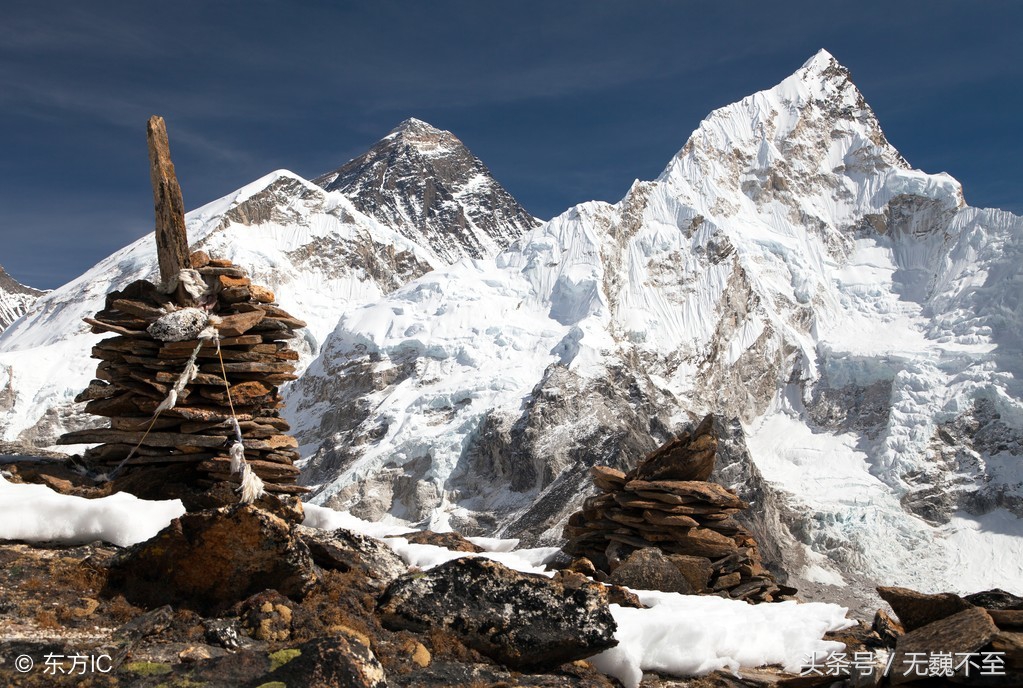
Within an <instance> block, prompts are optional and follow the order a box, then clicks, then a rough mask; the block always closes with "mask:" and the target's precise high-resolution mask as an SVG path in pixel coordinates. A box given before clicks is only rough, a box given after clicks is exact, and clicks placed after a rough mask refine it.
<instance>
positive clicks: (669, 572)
mask: <svg viewBox="0 0 1023 688" xmlns="http://www.w3.org/2000/svg"><path fill="white" fill-rule="evenodd" d="M707 567H708V569H709V568H710V562H708V563H707ZM611 582H612V583H616V584H618V585H624V586H626V587H629V588H633V589H636V590H663V591H664V592H679V593H682V594H683V595H689V594H692V593H694V592H700V590H701V589H702V588H700V589H694V588H693V586H692V584H690V582H689V579H687V578H686V577H685V576H684V575H682V572H681V571H679V569H678V568H677V567H676V566H675V565H674V564H673V563H671V561H670V560H669V559H668V558H667V557H666V556H664V554H663V553H662V552H661V550H659V549H657V548H656V547H645V548H643V549H638V550H636V551H635V552H633V553H632V554H631V555H630V556H629V558H628V559H626V560H625V561H624V562H622V563H621V564H620V565H619V566H618V567H617V568H616V569H615V570H614V571H613V572H612V573H611Z"/></svg>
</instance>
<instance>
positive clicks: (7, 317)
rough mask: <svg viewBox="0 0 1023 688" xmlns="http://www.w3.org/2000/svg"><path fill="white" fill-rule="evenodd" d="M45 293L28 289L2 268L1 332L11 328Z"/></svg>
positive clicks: (0, 296) (0, 270)
mask: <svg viewBox="0 0 1023 688" xmlns="http://www.w3.org/2000/svg"><path fill="white" fill-rule="evenodd" d="M44 293H45V292H43V291H40V290H39V289H33V288H32V287H26V286H25V285H24V284H22V283H21V282H19V281H18V280H16V279H14V278H13V277H11V276H10V275H9V274H7V271H6V270H4V269H3V266H0V332H2V331H4V330H6V329H7V328H8V327H10V325H11V323H13V322H14V321H15V320H17V319H18V318H20V317H21V316H22V315H23V314H24V313H25V311H27V310H28V309H29V307H30V306H31V305H32V304H33V303H35V300H36V299H38V298H39V297H40V296H41V295H42V294H44Z"/></svg>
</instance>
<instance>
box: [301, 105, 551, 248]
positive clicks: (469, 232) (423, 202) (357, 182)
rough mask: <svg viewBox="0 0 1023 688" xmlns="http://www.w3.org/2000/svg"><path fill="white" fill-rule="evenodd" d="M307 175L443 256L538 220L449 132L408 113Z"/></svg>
mask: <svg viewBox="0 0 1023 688" xmlns="http://www.w3.org/2000/svg"><path fill="white" fill-rule="evenodd" d="M313 181H314V182H315V183H316V184H319V185H320V186H322V187H323V188H324V189H327V190H329V191H339V192H341V193H343V194H345V195H346V196H348V197H349V198H350V199H352V201H353V203H354V204H355V206H356V207H357V208H358V209H359V210H361V211H362V212H364V213H366V214H368V215H370V216H372V217H375V218H376V219H377V220H379V221H380V222H382V223H384V224H386V225H388V226H390V227H393V228H395V229H397V230H398V231H399V232H401V233H402V234H403V235H404V236H406V237H407V238H409V239H411V240H412V241H414V242H416V243H417V244H419V245H421V246H426V247H429V248H430V250H432V251H433V252H434V253H435V254H436V255H437V256H438V257H439V258H440V259H441V260H442V261H443V262H446V263H454V262H456V261H458V260H461V259H462V258H484V257H489V256H493V255H494V254H496V253H498V252H499V251H501V250H502V249H503V248H505V247H506V246H508V244H510V243H511V242H512V241H514V240H515V239H516V238H517V237H519V236H520V235H521V234H522V233H523V232H525V231H527V230H529V229H532V228H534V227H536V226H537V225H538V224H539V221H538V220H537V219H536V218H534V217H533V216H532V215H530V214H529V213H528V212H526V210H525V209H524V208H523V207H522V206H521V205H519V203H518V201H516V200H515V199H514V198H512V196H511V194H509V193H508V192H507V191H506V190H505V189H504V187H502V186H501V185H500V184H499V183H498V182H497V180H495V179H494V177H493V175H491V173H490V170H488V169H487V167H486V166H485V165H484V164H483V163H482V162H481V161H480V160H479V158H477V157H476V156H475V155H473V154H472V153H471V152H470V151H469V149H468V148H466V146H465V144H463V143H462V142H461V141H460V140H458V138H457V137H456V136H455V135H454V134H452V133H451V132H449V131H444V130H441V129H437V128H436V127H433V126H431V125H430V124H427V123H426V122H423V121H422V120H418V119H415V118H411V119H407V120H405V121H404V122H402V123H401V124H399V125H398V126H397V127H395V128H394V129H393V130H392V131H391V132H390V133H389V134H388V135H387V136H385V137H384V138H383V139H381V140H380V141H378V142H377V143H376V144H375V145H374V146H373V147H372V148H370V149H369V150H368V151H367V152H366V153H364V154H363V155H361V156H359V157H357V158H355V159H354V160H351V161H349V162H348V163H346V164H345V165H343V166H341V167H339V168H338V169H336V170H334V171H333V172H329V173H327V174H325V175H322V176H320V177H318V178H316V179H315V180H313Z"/></svg>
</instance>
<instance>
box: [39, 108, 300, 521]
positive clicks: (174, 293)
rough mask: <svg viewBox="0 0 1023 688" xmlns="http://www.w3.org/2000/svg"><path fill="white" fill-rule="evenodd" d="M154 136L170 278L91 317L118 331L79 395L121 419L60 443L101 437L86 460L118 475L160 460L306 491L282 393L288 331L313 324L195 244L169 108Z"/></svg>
mask: <svg viewBox="0 0 1023 688" xmlns="http://www.w3.org/2000/svg"><path fill="white" fill-rule="evenodd" d="M149 135H150V136H149V146H150V160H151V163H152V169H153V188H154V196H155V198H156V211H157V212H156V214H157V247H158V253H159V258H160V272H161V278H162V283H161V284H160V285H156V284H153V283H151V282H148V281H146V280H138V281H136V282H133V283H132V284H130V285H128V286H127V287H126V288H125V289H123V290H122V291H115V292H112V293H110V294H108V295H107V297H106V304H105V308H104V309H103V310H102V311H100V312H99V313H97V314H96V315H95V317H94V318H86V319H85V321H86V322H87V323H88V324H89V325H91V326H92V331H93V332H94V333H102V332H111V333H114V334H115V335H116V336H114V337H110V338H108V339H104V340H102V341H100V342H99V343H98V344H97V345H96V346H95V347H93V349H92V355H93V358H97V359H99V360H100V363H99V366H98V368H97V371H96V378H97V379H95V380H93V381H92V382H91V383H90V384H89V386H88V387H87V388H86V389H85V391H83V392H82V393H81V394H79V395H78V397H77V398H76V401H79V402H87V403H86V406H85V410H86V411H87V412H88V413H91V414H93V415H97V416H102V417H105V418H109V423H110V426H109V427H108V428H100V429H87V430H78V431H74V432H69V433H67V434H65V435H63V436H62V437H61V438H60V440H59V442H60V443H61V444H92V443H98V445H97V446H94V447H92V448H90V449H88V450H86V451H85V453H84V456H83V459H84V461H85V463H86V465H87V467H88V468H90V469H92V470H93V471H94V472H95V473H99V474H105V475H107V476H108V477H110V478H114V477H120V476H122V475H123V476H124V477H125V478H127V477H128V476H129V475H131V476H134V475H136V474H138V473H144V472H145V471H152V470H154V469H159V470H160V477H159V480H161V481H165V482H166V481H174V480H175V479H176V478H180V482H182V483H185V484H188V485H194V486H195V487H196V488H201V489H208V488H211V487H214V486H216V485H217V484H218V483H228V484H230V483H242V484H243V486H244V485H245V484H246V482H248V483H249V485H250V486H251V489H249V491H248V494H246V492H245V491H243V494H242V501H246V502H251V501H253V500H254V499H256V498H258V497H259V496H260V495H261V494H262V493H263V492H264V491H266V492H269V493H277V494H278V495H280V494H299V493H302V492H305V491H306V488H303V487H301V486H298V485H296V483H295V480H296V477H297V475H298V473H299V470H298V468H296V467H295V466H294V462H295V461H296V460H297V459H298V458H299V455H298V452H297V450H296V448H297V446H298V443H297V442H296V440H295V439H294V438H293V437H291V436H289V435H288V434H287V432H288V430H289V425H288V423H287V421H285V420H284V419H283V418H281V416H280V408H281V406H282V401H281V396H280V393H279V392H278V385H280V384H282V383H284V382H286V381H288V380H294V379H296V375H295V366H294V361H296V360H297V359H298V353H297V352H295V351H293V350H292V349H290V348H289V346H288V340H289V339H291V338H293V337H295V336H296V335H295V332H294V331H295V329H297V328H301V327H304V326H305V323H304V322H302V321H301V320H299V319H297V318H295V317H293V316H291V315H289V314H288V313H287V312H285V311H284V310H282V309H281V308H280V307H279V306H278V305H276V304H275V303H274V294H273V292H272V291H270V290H269V289H267V288H265V287H261V286H258V285H254V284H252V283H251V281H250V279H249V277H248V275H247V274H246V272H245V270H243V269H242V268H240V267H238V266H236V265H233V264H232V263H231V261H228V260H216V259H211V258H210V257H209V256H208V255H207V254H206V253H205V252H202V251H197V252H195V253H192V254H191V255H189V254H188V243H187V239H186V238H185V233H184V215H183V212H182V210H181V208H182V202H181V196H180V188H178V187H177V180H176V178H175V177H174V168H173V165H172V164H171V163H170V158H169V150H168V147H167V138H166V136H167V135H166V129H165V128H164V124H163V120H162V119H161V118H158V117H154V118H153V119H151V120H150V123H149ZM154 149H155V150H154ZM168 256H169V257H168ZM168 469H171V470H170V472H169V473H168ZM174 469H178V470H174ZM253 475H254V476H255V477H254V478H253V477H252V476H253ZM136 482H137V481H136ZM186 506H187V504H186Z"/></svg>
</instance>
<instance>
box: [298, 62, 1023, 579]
mask: <svg viewBox="0 0 1023 688" xmlns="http://www.w3.org/2000/svg"><path fill="white" fill-rule="evenodd" d="M1021 237H1023V218H1020V217H1017V216H1014V215H1011V214H1009V213H1006V212H1001V211H997V210H979V209H975V208H971V207H968V206H967V205H966V204H965V201H964V199H963V195H962V191H961V188H960V185H959V184H958V182H956V180H954V179H953V178H951V177H950V176H948V175H947V174H936V175H933V174H925V173H923V172H919V171H915V170H912V169H910V168H909V166H908V164H907V163H906V162H905V160H903V158H902V157H901V155H899V153H898V152H897V151H896V150H895V149H894V148H893V147H892V146H891V145H890V144H889V143H888V142H887V140H886V139H885V137H884V135H883V133H882V132H881V129H880V127H879V125H878V123H877V121H876V119H875V117H874V114H873V112H872V111H871V110H870V108H869V107H868V106H867V104H866V103H865V102H864V100H863V98H862V96H861V95H860V93H859V91H858V90H857V89H856V87H855V86H854V85H853V84H852V82H851V81H850V80H849V75H848V72H847V71H846V70H845V69H844V68H843V67H841V66H840V65H839V64H838V63H837V62H836V61H835V60H834V58H832V56H831V55H829V54H828V53H827V52H824V51H821V52H820V53H818V54H817V55H816V56H814V57H813V58H812V59H810V60H809V61H808V62H807V63H806V64H805V65H804V66H803V67H802V68H801V69H799V70H798V71H797V72H796V73H795V74H793V75H792V76H791V77H789V78H787V79H785V80H784V81H783V82H782V83H780V84H779V85H778V86H776V87H774V88H772V89H770V90H767V91H762V92H760V93H757V94H754V95H753V96H750V97H748V98H746V99H744V100H742V101H741V102H738V103H735V104H733V105H730V106H727V107H725V108H722V109H720V110H717V111H715V112H713V113H712V114H711V115H710V116H709V117H708V118H707V119H706V120H704V121H703V122H702V123H701V124H700V126H699V128H698V129H697V130H696V131H695V132H694V133H693V135H692V136H691V137H690V139H689V141H688V142H687V143H686V145H685V146H684V147H683V148H682V150H681V151H680V152H679V153H678V154H677V155H676V156H675V157H674V158H673V159H672V161H671V162H670V164H669V165H668V167H667V169H665V171H664V172H663V174H662V175H661V176H660V177H659V178H658V179H657V180H656V181H654V182H637V183H636V184H635V185H634V186H633V188H632V189H631V190H630V191H629V193H628V195H627V196H626V197H625V198H624V199H623V200H622V201H620V202H619V203H617V204H614V205H609V204H606V203H599V202H592V203H585V204H582V205H580V206H577V207H575V208H572V209H570V210H569V211H567V212H566V213H564V214H563V215H561V216H559V217H556V218H554V219H553V220H551V221H549V222H548V223H546V224H545V225H544V226H542V227H541V228H539V229H537V230H535V231H533V232H531V233H529V234H527V235H526V236H525V237H523V238H522V239H520V240H519V241H518V242H516V243H515V244H514V245H512V246H511V247H510V248H509V249H507V250H506V251H504V252H503V253H501V254H500V255H498V256H497V257H496V259H494V260H489V261H475V262H469V261H466V262H462V263H458V264H455V265H454V266H451V267H447V268H443V269H439V270H437V271H435V272H432V273H430V274H428V275H426V276H425V277H423V278H421V279H418V280H416V281H413V282H411V283H409V284H408V285H406V286H405V287H403V288H401V289H398V290H396V291H394V292H392V293H391V294H389V295H387V296H386V297H385V298H383V299H381V300H379V301H377V302H375V303H372V304H367V305H365V306H363V307H360V308H353V309H350V310H348V311H347V312H346V313H345V314H344V315H343V316H342V318H341V320H340V322H339V323H338V326H337V328H336V329H335V330H334V332H333V334H331V335H330V337H329V338H328V339H327V341H326V343H325V344H324V347H323V349H322V351H321V354H320V356H319V357H318V358H317V359H316V360H315V361H314V362H313V363H312V364H311V366H310V368H309V370H308V372H307V373H306V375H305V377H304V378H303V379H302V380H300V381H299V382H298V383H296V384H295V385H294V386H293V387H292V388H291V392H290V398H289V413H290V414H291V416H292V420H293V421H294V424H295V425H296V426H297V428H298V432H299V436H300V439H301V440H302V441H303V447H304V451H305V452H306V453H314V455H313V456H312V459H311V460H310V462H309V465H308V467H307V475H308V476H309V479H310V480H313V481H315V483H316V486H317V488H318V490H319V492H318V494H317V495H316V497H315V501H317V502H319V503H330V504H332V505H343V504H348V505H358V506H359V508H360V509H362V512H360V513H370V512H374V511H376V512H378V513H381V512H389V513H390V514H391V515H394V516H398V517H401V518H405V519H408V520H410V521H421V522H423V523H428V524H430V525H431V526H433V527H435V528H442V527H444V526H445V525H447V524H449V523H465V522H471V518H468V516H471V515H472V514H470V513H469V512H472V511H473V510H476V511H477V512H480V511H482V510H484V509H485V510H488V511H490V512H491V513H492V514H495V515H496V518H497V522H498V523H499V524H500V523H508V522H509V520H511V519H513V518H514V517H515V516H516V515H517V514H519V513H521V512H522V510H523V509H525V508H527V507H528V504H529V503H531V501H532V500H534V499H536V498H537V497H539V496H542V495H543V491H544V489H545V488H546V487H547V486H549V485H550V481H551V476H548V477H545V478H538V479H537V481H536V482H535V484H533V485H531V486H530V487H529V488H528V489H525V490H523V489H522V488H521V486H520V487H519V488H517V489H516V490H512V489H509V487H508V483H509V481H510V480H511V478H510V477H509V476H508V475H501V474H500V471H497V473H498V475H497V478H496V479H495V480H494V482H493V484H492V485H489V486H488V485H482V484H479V485H477V486H476V488H477V489H478V490H479V492H477V493H475V494H471V495H468V494H465V492H464V490H462V491H459V490H458V489H456V488H455V486H454V485H455V483H454V481H453V478H455V477H457V476H458V475H459V471H460V470H463V469H462V468H460V467H462V466H464V463H465V461H466V457H467V456H468V454H469V453H473V452H475V453H477V454H478V453H479V452H481V451H484V450H485V448H484V449H481V448H480V446H479V442H480V432H481V424H482V423H483V421H484V418H485V417H486V416H487V414H490V417H491V418H493V417H494V416H495V415H496V416H497V417H499V418H502V417H503V418H504V419H505V420H506V421H507V423H506V425H507V426H508V427H510V426H511V425H512V424H513V423H514V422H515V421H516V419H518V418H520V416H521V414H522V413H523V409H524V408H525V406H526V402H527V401H528V400H529V399H530V398H532V397H531V395H535V394H536V391H537V390H539V389H540V386H541V382H542V381H544V380H549V379H550V374H551V372H552V371H560V374H562V379H567V380H571V381H572V386H571V387H566V388H559V387H556V386H555V387H551V386H550V384H546V383H545V384H546V386H544V387H543V393H544V394H546V395H550V396H551V398H554V399H556V398H557V397H558V395H559V394H560V395H563V396H564V397H565V398H567V397H570V396H576V397H578V396H579V395H580V394H582V392H581V391H580V390H582V391H586V390H588V389H591V383H596V382H598V381H600V380H602V379H610V373H609V371H612V370H617V369H621V368H623V367H624V368H626V369H628V370H631V371H633V372H635V373H636V374H637V376H638V377H639V379H640V380H641V387H642V388H641V389H640V390H639V392H638V394H639V396H640V397H644V398H660V399H668V400H670V401H669V408H668V409H667V410H668V411H669V412H670V413H671V415H672V417H673V419H674V421H675V422H681V421H685V420H687V418H688V417H689V416H688V415H687V414H702V413H704V412H707V411H716V412H719V413H722V414H725V415H729V416H735V417H738V418H740V419H741V421H742V423H743V427H744V430H745V432H746V434H747V436H748V441H749V448H750V451H751V453H752V457H753V460H754V461H755V463H756V465H757V466H758V468H759V469H760V470H761V472H762V473H763V475H764V477H765V478H766V479H767V480H768V481H770V482H771V483H772V485H773V486H774V489H776V490H778V491H779V492H781V493H782V494H783V495H785V497H786V499H787V501H788V503H789V504H790V505H791V506H792V507H793V512H794V513H797V514H800V516H799V518H801V519H802V520H801V521H800V522H799V523H795V524H790V525H791V526H792V530H793V533H794V534H795V533H798V535H796V537H797V538H798V540H799V541H800V542H801V546H803V547H804V548H805V549H806V559H807V561H808V562H810V563H808V564H807V566H806V568H805V570H803V571H802V572H799V573H801V574H802V575H804V576H805V577H807V578H810V579H814V580H820V581H822V582H829V583H838V584H841V583H842V582H843V574H848V573H849V572H856V573H857V575H862V576H866V577H869V578H870V579H872V580H874V581H876V582H879V583H898V584H904V585H912V586H915V587H918V588H923V589H934V590H937V589H953V590H965V591H971V590H976V589H980V588H983V587H992V586H996V585H999V586H1002V587H1009V588H1010V589H1012V588H1018V586H1019V581H1020V580H1023V556H1021V555H1023V527H1021V524H1023V522H1021V521H1020V520H1019V518H1018V517H1017V516H1016V515H1013V514H1012V513H1010V512H1009V511H1006V510H1005V508H1003V507H1009V508H1012V509H1015V510H1016V513H1017V514H1018V513H1023V509H1021V508H1020V506H1021V504H1023V489H1021V484H1023V475H1021V468H1020V461H1019V458H1018V456H1019V454H1020V453H1021V451H1023V449H1021V444H1020V436H1021V428H1023V390H1021V389H1020V383H1019V380H1020V377H1019V375H1018V373H1019V372H1021V371H1020V364H1019V361H1020V357H1019V354H1020V342H1021V338H1020V335H1021V323H1023V311H1021V303H1023V301H1021V299H1020V294H1021V292H1020V285H1021V284H1023V274H1021V271H1020V266H1021V265H1023V251H1021V246H1020V241H1021ZM356 369H358V370H360V371H362V372H363V373H366V374H368V375H370V376H371V377H372V384H371V385H368V386H366V385H363V386H360V387H359V388H358V389H354V388H352V387H351V386H350V383H348V382H345V380H346V379H350V377H349V378H345V376H347V375H349V374H350V373H351V372H352V371H353V370H356ZM545 376H546V377H545ZM346 396H347V397H352V398H354V397H357V400H358V408H360V409H361V410H362V413H363V415H362V416H360V417H358V418H355V420H354V421H352V423H354V427H348V428H346V429H345V430H344V431H343V432H336V433H335V434H334V435H332V436H330V437H327V438H326V439H324V437H323V434H324V428H325V425H324V423H323V417H324V414H325V413H327V412H328V411H329V409H330V407H331V406H332V405H335V404H337V403H339V401H344V400H345V398H346ZM348 400H349V401H350V400H351V399H350V398H349V399H348ZM566 403H567V402H566ZM598 422H599V421H598V419H597V417H596V415H595V414H594V415H589V414H580V415H579V416H577V417H573V418H571V419H570V422H569V421H566V422H563V423H560V424H558V425H557V426H556V427H555V428H554V429H552V430H551V431H550V432H549V434H547V435H545V436H543V437H542V438H540V439H539V440H537V443H538V444H537V446H539V447H541V448H542V449H543V451H537V452H536V454H537V456H535V457H534V458H535V459H536V460H537V461H546V462H547V464H546V465H547V468H548V469H549V471H548V472H549V473H551V474H552V475H553V476H556V475H557V474H558V472H559V471H560V470H561V469H563V468H564V463H563V462H564V461H565V459H564V457H565V456H566V455H567V454H566V452H567V451H568V448H570V447H571V446H572V445H573V442H575V441H577V440H578V438H579V437H584V436H585V435H586V433H587V432H588V431H589V429H590V428H591V426H593V425H594V424H595V423H598ZM314 450H315V451H314ZM541 454H542V455H541ZM559 462H561V463H559ZM509 470H510V471H514V467H513V468H512V469H509ZM462 484H464V483H462ZM579 489H580V490H582V489H584V488H583V487H582V486H580V487H579ZM964 509H968V510H971V511H973V512H974V514H977V515H971V514H970V513H968V512H967V511H964ZM923 516H926V517H927V518H928V519H929V520H924V518H922V517H923ZM559 531H560V529H559V528H552V529H551V530H550V531H548V532H547V533H546V539H547V540H549V541H553V540H554V539H556V538H557V536H558V533H559ZM950 560H952V561H959V562H960V563H961V566H959V567H956V568H953V567H950V566H949V561H950Z"/></svg>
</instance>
